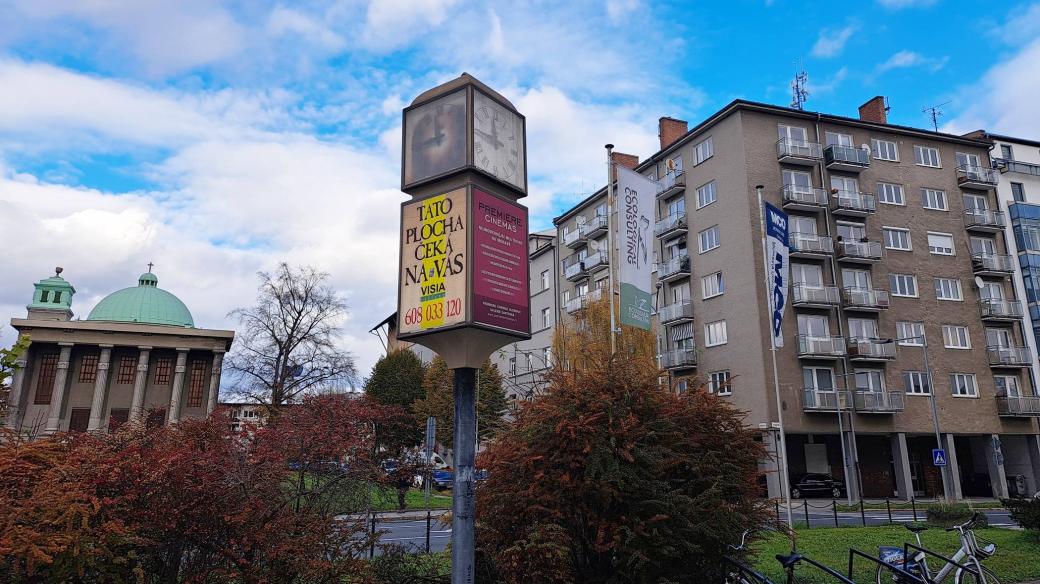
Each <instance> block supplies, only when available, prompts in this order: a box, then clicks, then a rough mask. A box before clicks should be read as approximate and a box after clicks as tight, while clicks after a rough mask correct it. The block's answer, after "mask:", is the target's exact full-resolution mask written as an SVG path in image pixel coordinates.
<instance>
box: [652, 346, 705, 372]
mask: <svg viewBox="0 0 1040 584" xmlns="http://www.w3.org/2000/svg"><path fill="white" fill-rule="evenodd" d="M696 366H697V350H696V349H678V350H675V351H668V352H665V353H661V368H662V369H683V368H687V367H696Z"/></svg>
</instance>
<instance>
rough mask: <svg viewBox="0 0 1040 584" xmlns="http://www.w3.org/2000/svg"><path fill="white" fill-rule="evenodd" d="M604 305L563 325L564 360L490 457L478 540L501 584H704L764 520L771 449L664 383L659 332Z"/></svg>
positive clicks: (729, 414) (480, 497) (726, 414)
mask: <svg viewBox="0 0 1040 584" xmlns="http://www.w3.org/2000/svg"><path fill="white" fill-rule="evenodd" d="M607 315H608V313H607V311H606V308H605V307H603V306H598V305H594V306H592V307H590V308H589V309H588V310H587V311H586V319H585V320H583V321H580V322H579V324H578V326H577V327H575V328H574V329H571V330H564V332H562V333H558V337H557V341H556V354H557V356H558V359H559V360H560V361H561V362H562V363H565V364H567V365H568V366H567V367H557V368H556V369H555V370H554V371H553V372H552V373H551V376H550V387H549V390H548V392H547V394H546V395H544V396H542V397H539V398H538V399H536V400H534V401H532V402H531V403H529V404H527V405H526V406H525V407H524V408H522V409H521V411H520V412H519V415H518V417H517V420H516V423H515V425H514V426H512V427H511V428H509V429H508V430H506V431H505V432H504V433H503V434H501V435H500V436H499V437H498V439H497V440H496V441H495V442H494V443H493V444H491V446H490V447H489V448H488V449H487V450H486V451H485V452H484V454H483V456H482V460H481V462H480V464H481V465H482V466H483V467H485V468H487V469H488V471H489V478H488V479H487V481H486V482H485V483H484V484H483V485H481V488H480V489H478V491H477V505H478V518H480V519H481V521H480V525H479V534H478V544H479V545H481V546H482V551H483V552H484V553H485V554H486V555H487V556H488V557H489V558H490V559H491V560H492V561H493V564H494V565H495V568H496V569H497V572H498V574H499V577H500V578H501V579H503V580H504V581H506V582H510V583H514V582H515V583H520V582H661V581H668V582H691V583H692V582H706V581H711V578H712V577H713V576H714V573H715V571H716V570H717V569H718V565H719V558H720V556H721V555H722V554H723V552H724V551H725V549H726V545H727V544H728V543H732V542H734V541H736V540H739V535H740V533H741V531H743V530H744V529H747V528H749V527H752V526H755V525H758V524H760V523H762V522H763V521H764V520H765V519H766V518H767V512H766V510H765V509H763V508H762V506H761V504H760V503H759V502H758V498H757V496H756V495H757V487H756V480H755V479H756V471H757V464H758V460H759V458H760V457H761V456H762V454H763V452H762V448H761V446H760V444H759V443H758V442H756V441H755V439H754V438H755V436H754V434H753V432H752V431H750V430H749V429H746V428H745V427H744V426H743V424H742V415H741V413H740V412H738V411H736V410H735V409H733V408H732V407H730V406H729V405H728V404H727V403H725V402H724V401H722V400H720V399H719V398H717V397H716V396H713V395H709V394H707V393H706V392H704V391H703V390H697V391H692V392H689V393H686V394H683V395H676V394H675V393H674V392H672V391H671V389H670V388H668V387H665V386H661V385H660V384H659V383H658V377H659V371H658V369H657V367H656V364H655V363H654V362H653V352H654V351H653V339H652V337H651V336H650V335H649V334H648V333H643V332H642V331H632V330H626V332H625V333H624V334H623V335H621V337H620V338H619V343H618V351H617V353H616V354H615V355H613V356H611V354H610V348H609V343H608V342H607V338H608V337H607V334H606V331H608V330H609V324H608V322H607V319H608V317H607Z"/></svg>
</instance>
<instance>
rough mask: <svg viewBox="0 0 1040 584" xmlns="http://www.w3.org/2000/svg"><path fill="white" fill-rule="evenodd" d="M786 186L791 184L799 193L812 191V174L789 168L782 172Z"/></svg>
mask: <svg viewBox="0 0 1040 584" xmlns="http://www.w3.org/2000/svg"><path fill="white" fill-rule="evenodd" d="M781 174H782V176H783V181H784V186H791V187H793V189H792V190H794V191H795V192H797V193H809V192H812V175H811V174H809V173H808V172H803V171H800V170H787V169H785V170H784V171H783V172H782V173H781Z"/></svg>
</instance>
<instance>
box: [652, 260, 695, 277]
mask: <svg viewBox="0 0 1040 584" xmlns="http://www.w3.org/2000/svg"><path fill="white" fill-rule="evenodd" d="M688 277H690V256H679V257H676V258H672V259H670V260H668V261H666V262H661V263H660V264H658V266H657V279H658V280H660V281H662V282H672V281H675V280H678V279H680V278H688Z"/></svg>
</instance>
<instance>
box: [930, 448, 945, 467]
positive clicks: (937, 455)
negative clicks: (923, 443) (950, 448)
mask: <svg viewBox="0 0 1040 584" xmlns="http://www.w3.org/2000/svg"><path fill="white" fill-rule="evenodd" d="M932 464H933V465H935V466H946V451H945V450H943V449H942V448H933V449H932Z"/></svg>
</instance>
